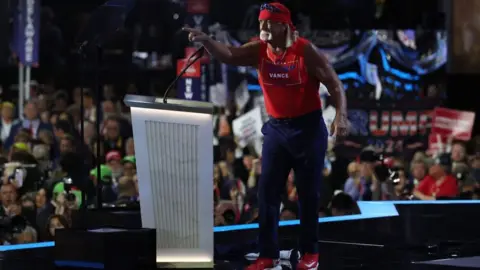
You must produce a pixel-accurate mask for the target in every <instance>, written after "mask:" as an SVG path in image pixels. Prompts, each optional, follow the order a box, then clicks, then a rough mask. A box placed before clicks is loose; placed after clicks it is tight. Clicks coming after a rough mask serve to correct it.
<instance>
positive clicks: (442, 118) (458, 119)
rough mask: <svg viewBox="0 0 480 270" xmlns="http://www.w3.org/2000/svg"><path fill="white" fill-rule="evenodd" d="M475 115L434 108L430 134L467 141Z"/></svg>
mask: <svg viewBox="0 0 480 270" xmlns="http://www.w3.org/2000/svg"><path fill="white" fill-rule="evenodd" d="M474 122H475V113H474V112H466V111H457V110H452V109H446V108H440V107H437V108H435V110H434V112H433V119H432V133H433V134H439V135H440V136H442V137H453V138H454V139H456V140H462V141H468V140H470V138H471V136H472V129H473V124H474Z"/></svg>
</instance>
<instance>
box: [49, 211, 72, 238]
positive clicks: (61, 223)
mask: <svg viewBox="0 0 480 270" xmlns="http://www.w3.org/2000/svg"><path fill="white" fill-rule="evenodd" d="M67 228H70V223H69V222H68V219H66V218H65V217H64V216H62V215H52V216H50V218H49V219H48V221H47V226H46V231H47V239H48V240H51V241H52V240H54V239H55V231H56V230H59V229H67Z"/></svg>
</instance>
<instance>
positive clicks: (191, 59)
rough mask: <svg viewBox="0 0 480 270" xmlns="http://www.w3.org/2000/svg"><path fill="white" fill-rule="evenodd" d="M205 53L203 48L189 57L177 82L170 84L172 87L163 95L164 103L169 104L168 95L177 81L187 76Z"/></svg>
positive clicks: (176, 79)
mask: <svg viewBox="0 0 480 270" xmlns="http://www.w3.org/2000/svg"><path fill="white" fill-rule="evenodd" d="M204 53H205V47H203V46H202V47H200V48H198V49H197V50H196V51H195V52H194V53H192V55H190V57H188V59H187V64H186V65H185V67H184V68H183V69H182V71H180V73H179V74H178V75H177V77H176V78H175V80H173V81H172V83H170V85H169V86H168V87H167V89H166V90H165V94H163V103H167V97H168V93H169V92H170V90H172V88H173V87H174V86H175V85H176V83H177V81H178V80H179V79H180V78H181V77H182V76H183V74H185V72H187V70H188V68H189V67H190V66H192V65H193V64H194V63H195V62H197V61H198V60H200V58H202V57H203V54H204Z"/></svg>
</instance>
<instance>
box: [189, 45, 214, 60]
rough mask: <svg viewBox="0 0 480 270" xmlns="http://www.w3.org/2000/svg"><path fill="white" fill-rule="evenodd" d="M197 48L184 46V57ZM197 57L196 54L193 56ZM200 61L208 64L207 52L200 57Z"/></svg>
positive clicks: (190, 54)
mask: <svg viewBox="0 0 480 270" xmlns="http://www.w3.org/2000/svg"><path fill="white" fill-rule="evenodd" d="M196 50H198V48H195V47H186V48H185V59H188V58H189V57H190V56H192V54H193V53H195V51H196ZM195 58H197V56H195ZM200 63H202V64H208V63H210V57H209V54H208V52H206V51H205V52H204V53H203V56H202V58H201V59H200Z"/></svg>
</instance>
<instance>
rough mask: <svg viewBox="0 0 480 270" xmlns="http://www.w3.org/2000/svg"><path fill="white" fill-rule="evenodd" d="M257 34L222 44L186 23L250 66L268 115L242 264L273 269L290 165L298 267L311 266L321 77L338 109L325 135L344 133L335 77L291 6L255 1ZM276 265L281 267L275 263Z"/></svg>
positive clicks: (321, 142)
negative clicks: (249, 247)
mask: <svg viewBox="0 0 480 270" xmlns="http://www.w3.org/2000/svg"><path fill="white" fill-rule="evenodd" d="M259 22H260V37H259V39H258V40H253V41H251V42H249V43H246V44H244V45H243V46H241V47H229V46H226V45H225V44H222V43H220V42H217V41H214V40H212V39H211V38H210V37H209V36H208V35H207V34H205V33H203V32H201V31H199V30H197V29H193V28H188V27H186V28H184V30H185V31H187V32H189V39H190V41H196V42H202V44H203V45H204V46H205V48H206V49H207V51H208V52H209V53H210V54H211V55H213V56H214V57H215V58H216V59H218V60H220V61H222V62H224V63H227V64H231V65H237V66H251V67H255V68H256V69H257V71H258V75H259V83H260V85H261V87H262V90H263V94H264V97H265V106H266V109H267V112H268V114H269V115H270V120H269V121H268V122H267V123H265V125H264V126H263V128H262V133H263V134H264V141H263V148H262V174H261V176H260V181H259V183H258V198H259V225H260V229H259V248H260V256H259V259H258V260H257V261H256V262H255V263H253V264H252V265H250V266H249V267H248V268H247V269H250V270H263V269H271V268H278V267H279V266H278V265H277V264H276V262H277V259H278V258H279V248H278V221H279V209H280V197H281V195H282V192H284V190H285V187H286V181H287V178H288V174H289V171H290V170H291V169H292V168H293V170H294V172H295V181H296V183H295V184H296V188H297V193H298V200H299V204H300V205H299V206H300V213H301V214H300V224H301V229H300V230H301V232H300V250H301V252H302V254H303V255H302V258H301V261H300V262H299V263H298V265H297V269H317V267H318V211H319V202H320V198H319V196H320V188H321V184H322V178H323V175H322V171H323V167H324V159H325V152H326V149H327V139H328V134H327V128H326V126H325V122H324V121H323V118H322V112H321V102H320V96H319V86H320V83H323V84H324V85H325V86H326V87H327V89H328V90H329V93H330V95H331V98H332V101H333V103H334V105H335V106H336V109H337V115H336V118H335V121H334V122H333V124H332V127H331V133H332V135H333V134H334V133H335V135H337V136H345V135H346V133H347V114H346V101H345V95H344V91H343V87H342V84H341V82H340V80H339V79H338V77H337V75H336V73H335V71H334V70H333V68H332V67H331V66H330V64H329V62H328V60H327V58H326V57H325V56H324V55H322V54H321V53H319V52H318V50H317V49H315V47H314V46H313V45H312V44H311V43H310V42H309V41H307V40H306V39H303V38H301V37H298V36H297V35H296V32H295V28H294V26H293V24H292V21H291V18H290V11H289V10H288V9H287V8H286V7H285V6H284V5H282V4H279V3H269V4H263V5H262V6H261V7H260V16H259ZM279 269H280V268H279Z"/></svg>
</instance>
